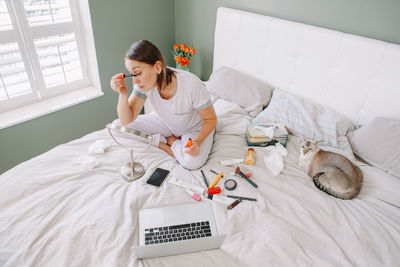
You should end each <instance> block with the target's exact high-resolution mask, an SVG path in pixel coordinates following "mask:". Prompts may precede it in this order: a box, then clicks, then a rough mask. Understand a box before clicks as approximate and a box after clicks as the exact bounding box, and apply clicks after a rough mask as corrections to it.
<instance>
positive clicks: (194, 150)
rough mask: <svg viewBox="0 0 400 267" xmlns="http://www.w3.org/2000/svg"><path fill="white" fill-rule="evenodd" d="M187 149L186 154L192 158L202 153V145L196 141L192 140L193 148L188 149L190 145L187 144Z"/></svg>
mask: <svg viewBox="0 0 400 267" xmlns="http://www.w3.org/2000/svg"><path fill="white" fill-rule="evenodd" d="M185 148H186V151H185V153H188V154H189V155H190V156H192V157H194V156H197V155H198V154H199V153H200V144H199V143H197V142H196V141H194V140H192V146H191V147H188V145H187V144H186V146H185Z"/></svg>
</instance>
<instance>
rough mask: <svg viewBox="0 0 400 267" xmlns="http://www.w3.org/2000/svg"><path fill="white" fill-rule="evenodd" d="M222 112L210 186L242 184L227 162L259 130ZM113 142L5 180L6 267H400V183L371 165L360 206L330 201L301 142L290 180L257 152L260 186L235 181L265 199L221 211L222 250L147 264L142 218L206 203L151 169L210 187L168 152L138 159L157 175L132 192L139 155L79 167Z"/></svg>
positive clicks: (119, 154) (0, 211) (84, 143)
mask: <svg viewBox="0 0 400 267" xmlns="http://www.w3.org/2000/svg"><path fill="white" fill-rule="evenodd" d="M214 105H215V109H216V111H217V114H218V126H217V131H216V136H215V142H214V146H213V149H212V152H211V154H210V158H209V161H208V162H207V164H206V166H204V167H203V168H202V169H203V170H205V173H206V175H207V177H208V179H209V180H211V179H212V178H213V177H214V176H215V175H214V174H212V173H211V172H209V170H210V169H215V170H217V171H224V174H225V176H227V177H229V176H231V175H230V174H229V173H230V172H233V167H225V166H222V165H220V164H219V161H220V160H223V159H229V158H232V157H235V158H238V157H242V156H243V155H244V154H245V152H246V151H247V146H246V142H245V139H244V132H245V126H246V125H247V123H248V122H249V121H250V117H249V116H248V114H247V112H246V111H244V110H243V109H242V108H240V107H239V106H238V105H236V104H233V103H230V102H227V101H224V100H221V99H219V100H217V101H216V102H215V104H214ZM120 138H123V141H126V140H129V139H128V138H127V137H120ZM102 139H104V140H110V137H109V136H108V133H107V132H106V130H101V131H97V132H94V133H91V134H89V135H87V136H84V137H82V138H80V139H77V140H75V141H72V142H70V143H67V144H63V145H60V146H58V147H56V148H54V149H52V150H50V151H49V152H47V153H44V154H42V155H40V156H38V157H35V158H33V159H31V160H29V161H26V162H24V163H22V164H20V165H19V166H17V167H15V168H13V169H11V170H10V171H8V172H6V173H4V174H3V175H1V177H0V195H1V198H0V265H1V266H210V265H212V266H305V265H307V266H310V265H311V266H354V265H355V266H382V265H385V266H394V265H398V263H399V262H400V254H399V253H398V252H399V251H400V200H399V194H398V191H399V189H400V179H397V178H395V177H393V176H391V175H388V174H386V173H384V172H382V171H379V170H377V169H376V168H372V167H370V166H367V165H365V166H362V167H361V169H362V171H363V173H364V182H363V187H362V190H361V192H360V194H359V196H358V197H357V198H356V199H354V200H350V201H343V200H339V199H336V198H333V197H331V196H329V195H327V194H325V193H323V192H321V191H319V190H318V189H317V188H316V187H315V186H314V185H313V183H312V181H311V179H309V178H308V177H307V176H306V174H305V173H304V172H303V171H302V170H301V168H300V167H299V166H298V165H297V158H298V147H299V141H300V140H299V139H298V138H297V137H295V136H292V135H290V136H289V140H288V145H287V149H288V152H289V153H288V156H286V157H285V168H284V170H283V172H282V173H281V174H280V175H278V176H277V177H274V176H273V175H272V174H271V173H270V172H269V171H268V169H267V168H265V166H264V163H263V160H262V158H263V156H264V155H265V152H264V151H263V148H258V147H257V148H255V150H256V164H255V166H250V167H249V166H246V168H247V169H248V170H250V171H251V172H252V174H253V177H252V178H251V179H253V180H254V181H255V182H256V183H257V184H258V186H259V187H258V188H257V189H255V188H253V187H252V186H251V185H250V184H248V183H247V182H246V181H244V180H242V179H240V178H237V177H236V178H235V179H236V180H237V181H238V189H236V190H235V191H232V194H235V195H241V196H249V197H256V198H257V199H258V201H257V202H250V201H243V202H242V203H240V204H239V205H238V206H237V207H235V208H234V209H233V210H231V211H228V210H227V209H226V206H225V205H222V204H220V203H218V202H212V206H213V209H214V213H215V217H216V222H217V225H218V229H219V232H220V233H226V234H227V238H226V240H225V242H224V244H223V245H222V247H221V248H220V249H217V250H210V251H203V252H197V253H190V254H184V255H177V256H169V257H162V258H156V259H149V260H137V259H136V258H134V256H133V253H132V250H131V247H132V246H135V245H137V244H138V231H137V230H138V225H137V223H138V221H137V215H138V210H140V209H141V208H150V207H160V206H172V205H176V204H183V203H190V202H194V200H193V199H192V198H191V197H190V196H189V195H188V194H186V193H185V192H183V191H182V190H181V189H179V188H177V187H175V186H173V185H169V184H167V183H165V184H164V185H163V186H162V187H161V188H154V187H151V186H149V185H146V184H145V181H146V180H147V178H148V177H149V175H150V173H151V170H152V169H154V168H156V167H162V168H166V169H170V170H171V176H172V175H174V176H177V177H181V178H182V179H185V180H188V181H192V182H195V183H198V184H201V185H202V184H203V182H202V178H201V175H200V172H199V171H193V172H192V174H190V173H189V171H187V170H185V169H183V168H182V167H180V166H178V165H177V163H176V161H175V160H174V159H173V158H171V157H169V156H168V155H167V154H166V153H165V152H163V151H161V150H159V149H157V148H150V149H149V150H147V151H145V152H143V153H140V155H138V154H135V159H136V160H138V161H140V162H142V163H143V164H144V165H145V167H146V169H147V170H148V171H147V172H146V174H145V176H144V177H142V178H141V179H139V180H137V181H135V182H131V183H128V182H125V181H124V180H122V179H121V177H120V174H119V168H120V166H121V164H122V162H125V161H127V160H128V159H129V155H128V153H127V152H126V151H125V150H124V149H122V148H120V147H118V146H117V145H113V146H112V147H111V148H110V149H108V150H107V151H106V153H105V154H100V155H97V156H95V157H96V159H97V160H98V161H99V162H100V164H99V166H98V167H97V168H95V169H93V170H84V169H83V168H82V167H81V166H80V165H79V164H77V163H76V159H77V158H78V157H79V156H81V155H86V154H87V150H88V148H89V147H90V145H92V144H93V143H94V142H95V141H97V140H102ZM135 144H137V145H139V146H140V147H141V148H144V147H145V145H144V144H140V143H139V142H135ZM241 167H244V166H243V165H241ZM171 176H170V177H171ZM220 183H221V182H220ZM223 193H227V191H225V192H223ZM202 201H210V200H205V199H203V200H202Z"/></svg>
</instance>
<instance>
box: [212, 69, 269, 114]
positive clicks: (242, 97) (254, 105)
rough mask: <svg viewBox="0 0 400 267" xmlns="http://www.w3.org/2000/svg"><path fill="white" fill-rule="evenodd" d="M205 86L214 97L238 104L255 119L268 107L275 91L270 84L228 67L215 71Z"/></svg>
mask: <svg viewBox="0 0 400 267" xmlns="http://www.w3.org/2000/svg"><path fill="white" fill-rule="evenodd" d="M205 85H206V88H207V89H208V90H209V91H210V93H211V94H212V95H214V96H216V97H219V98H222V99H224V100H227V101H230V102H233V103H235V104H238V105H239V106H241V107H242V108H244V109H245V110H246V111H247V112H248V113H249V114H250V115H251V116H253V117H254V116H255V115H257V114H258V113H260V112H261V110H262V109H263V107H265V106H266V105H268V102H269V101H270V99H271V94H272V90H273V87H272V86H271V85H269V84H268V83H266V82H263V81H260V80H258V79H256V78H254V77H253V76H251V75H248V74H246V73H243V72H240V71H237V70H234V69H231V68H228V67H220V68H218V69H217V70H215V71H214V72H213V73H212V74H211V76H210V79H209V80H208V81H207V82H205Z"/></svg>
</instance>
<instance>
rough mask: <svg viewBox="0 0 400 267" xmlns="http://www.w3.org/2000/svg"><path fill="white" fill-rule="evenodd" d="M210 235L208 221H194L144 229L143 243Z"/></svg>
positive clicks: (157, 242) (150, 243)
mask: <svg viewBox="0 0 400 267" xmlns="http://www.w3.org/2000/svg"><path fill="white" fill-rule="evenodd" d="M207 236H211V229H210V223H209V222H208V221H205V222H196V223H188V224H178V225H171V226H165V227H156V228H148V229H145V230H144V238H145V245H152V244H159V243H168V242H174V241H181V240H187V239H196V238H202V237H207Z"/></svg>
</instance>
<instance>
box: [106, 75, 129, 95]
mask: <svg viewBox="0 0 400 267" xmlns="http://www.w3.org/2000/svg"><path fill="white" fill-rule="evenodd" d="M122 74H123V73H119V74H115V75H114V76H113V77H112V78H111V82H110V85H111V88H112V89H113V90H114V91H115V92H117V93H118V94H122V95H127V94H128V89H127V88H126V84H125V80H124V79H121V75H122Z"/></svg>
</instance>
